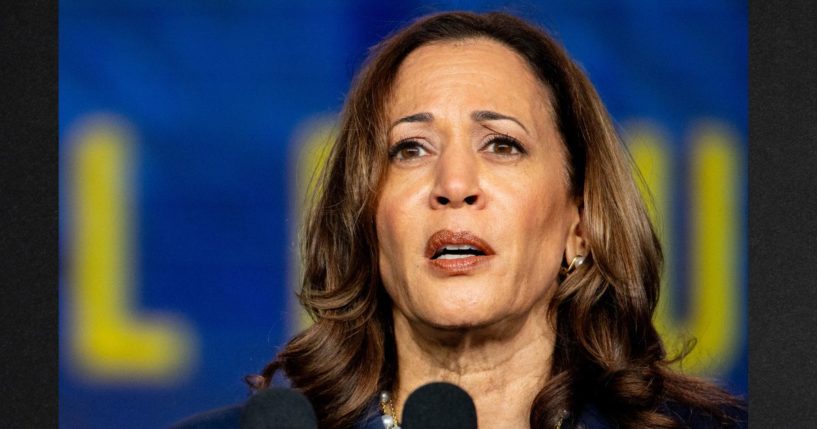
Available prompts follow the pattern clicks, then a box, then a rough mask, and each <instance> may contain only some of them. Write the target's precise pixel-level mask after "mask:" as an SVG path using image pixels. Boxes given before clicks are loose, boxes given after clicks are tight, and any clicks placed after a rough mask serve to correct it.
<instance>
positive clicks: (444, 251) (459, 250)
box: [431, 244, 485, 259]
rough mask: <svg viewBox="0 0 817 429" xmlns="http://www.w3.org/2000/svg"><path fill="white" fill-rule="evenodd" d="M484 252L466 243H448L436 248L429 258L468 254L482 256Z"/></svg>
mask: <svg viewBox="0 0 817 429" xmlns="http://www.w3.org/2000/svg"><path fill="white" fill-rule="evenodd" d="M484 255H485V252H483V251H482V250H480V249H478V248H476V247H474V246H471V245H468V244H462V245H457V244H449V245H446V246H444V247H443V248H441V249H439V250H437V251H436V252H435V253H434V256H432V257H431V259H460V258H467V257H469V256H484Z"/></svg>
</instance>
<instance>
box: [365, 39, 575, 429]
mask: <svg viewBox="0 0 817 429" xmlns="http://www.w3.org/2000/svg"><path fill="white" fill-rule="evenodd" d="M550 98H551V96H550V91H549V89H548V88H546V87H545V86H544V85H542V84H541V83H540V82H539V80H538V79H537V78H536V77H535V75H534V74H533V73H532V71H531V70H530V68H529V66H528V65H527V63H526V62H525V60H524V59H523V58H522V57H521V56H519V55H518V54H517V53H515V52H514V51H513V50H511V49H509V48H507V47H505V46H504V45H502V44H500V43H498V42H495V41H492V40H488V39H469V40H463V41H456V42H437V43H433V44H428V45H424V46H422V47H420V48H418V49H416V50H415V51H413V52H412V53H411V54H410V55H409V56H408V57H407V58H406V59H405V61H404V62H403V64H402V65H401V67H400V69H399V72H398V76H397V80H396V82H395V86H394V88H393V93H392V95H391V98H390V99H389V100H388V103H387V106H386V112H387V115H388V118H389V123H390V124H395V125H394V126H393V127H392V128H391V129H390V130H389V136H388V142H389V145H390V150H391V151H392V154H393V155H394V156H392V157H391V160H390V164H389V167H388V171H387V175H386V179H385V183H384V186H383V188H382V192H381V195H380V196H379V200H378V206H377V214H376V223H377V233H378V239H379V243H378V246H379V255H380V260H379V266H380V272H381V276H382V279H383V284H384V285H385V287H386V290H387V292H388V293H389V295H390V296H391V298H392V301H393V303H394V305H393V316H394V329H395V336H396V344H397V355H398V368H399V370H398V380H399V383H398V385H397V386H395V388H394V393H395V395H396V399H397V401H396V403H397V408H398V410H402V409H403V404H404V402H405V398H406V397H407V396H408V394H410V393H411V392H412V391H414V390H415V389H416V388H417V387H419V386H421V385H423V384H426V383H428V382H432V381H440V380H443V381H449V382H452V383H455V384H457V385H459V386H460V387H462V388H464V389H465V390H466V391H467V392H468V393H469V394H470V395H471V396H472V398H473V399H474V403H475V405H476V408H477V415H478V420H479V426H480V428H500V427H501V428H508V427H528V425H529V416H530V406H531V403H532V401H533V399H534V397H535V395H536V393H537V392H538V391H539V390H540V389H541V387H542V386H543V384H544V383H545V381H546V380H547V374H548V372H549V368H550V363H549V362H550V356H551V355H552V352H553V344H554V326H553V325H552V324H551V322H550V319H549V318H548V317H547V307H548V303H549V301H550V299H551V296H552V295H553V292H554V291H555V288H556V286H557V282H558V280H557V275H558V271H559V267H560V265H561V263H562V261H563V259H564V258H568V259H567V260H570V259H572V258H573V256H575V255H576V254H586V249H585V244H584V240H583V239H582V235H581V228H580V224H581V209H580V204H579V202H577V201H575V200H574V199H573V198H571V197H570V193H569V185H568V180H567V173H566V169H565V165H566V161H565V153H564V151H565V149H564V145H563V143H562V140H561V137H560V135H559V132H558V129H557V127H556V122H555V120H554V112H553V107H552V105H551V102H550ZM475 111H491V112H496V113H499V114H501V115H503V116H506V117H512V118H514V119H513V120H512V119H495V118H494V119H491V118H489V119H485V118H484V117H482V118H479V117H475V116H474V114H473V112H475ZM418 114H419V115H418ZM426 114H428V115H426ZM483 116H485V115H483ZM403 118H409V119H404V120H403V121H401V119H403ZM504 136H509V137H511V138H512V139H513V140H515V141H516V144H518V145H519V147H516V146H514V144H515V143H513V141H509V140H508V139H507V137H504ZM407 141H409V142H411V143H405V142H407ZM401 142H403V143H401ZM398 145H399V146H398ZM395 147H398V148H399V150H395V149H394V148H395ZM443 229H447V230H450V231H455V232H459V231H468V232H470V233H472V234H475V235H477V236H479V237H480V238H481V239H482V240H484V241H485V242H487V243H488V244H489V245H490V246H491V247H492V248H493V250H494V251H495V254H494V255H493V256H491V257H489V258H486V259H487V260H486V261H485V262H483V263H481V264H479V265H477V266H476V267H475V268H474V269H472V270H470V271H467V272H465V273H455V274H452V273H450V272H445V271H441V270H439V269H435V268H434V267H433V266H432V264H431V263H430V262H429V258H428V257H427V256H426V255H425V250H426V243H427V240H428V239H429V237H430V236H431V235H432V234H434V233H435V232H436V231H439V230H443ZM398 413H399V411H398Z"/></svg>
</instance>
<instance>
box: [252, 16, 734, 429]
mask: <svg viewBox="0 0 817 429" xmlns="http://www.w3.org/2000/svg"><path fill="white" fill-rule="evenodd" d="M321 188H322V190H323V191H322V192H321V194H320V195H319V197H318V199H317V201H316V202H315V204H314V207H313V208H312V210H311V212H310V213H309V215H308V218H307V222H306V229H305V236H304V238H303V258H304V278H303V285H302V290H301V293H300V299H301V302H302V304H303V305H304V307H306V309H307V310H308V311H309V313H310V314H311V315H312V317H313V318H314V320H315V323H314V324H313V325H312V326H311V327H310V328H308V329H307V330H305V331H304V332H302V333H301V334H299V335H297V336H296V337H295V338H293V339H292V340H291V341H290V342H289V343H288V344H287V345H286V346H285V347H284V349H283V350H282V351H281V352H280V353H279V355H278V356H277V358H276V359H275V360H274V361H273V362H272V363H271V364H270V365H268V366H267V368H266V369H265V370H264V372H263V374H262V377H258V378H255V379H253V380H251V381H252V382H253V384H254V387H256V388H263V387H265V386H267V385H269V384H270V382H271V380H272V377H273V375H274V374H275V373H276V371H278V370H282V371H283V373H284V375H285V376H286V377H287V378H288V379H289V380H290V382H291V384H292V386H293V387H294V388H296V389H298V390H300V391H301V392H303V393H304V394H305V395H306V396H307V397H308V398H309V399H310V400H311V402H312V404H313V406H314V407H315V410H316V413H317V416H318V418H319V420H320V427H322V428H348V427H364V426H365V425H366V424H371V422H373V421H374V422H377V421H379V417H378V416H372V415H371V411H372V410H376V409H377V402H378V398H379V397H380V395H381V393H382V394H383V397H384V400H385V402H384V404H383V406H382V407H381V408H382V410H383V411H384V412H385V413H386V414H389V416H388V417H389V418H391V419H397V418H398V417H399V415H400V410H401V409H402V407H403V404H404V401H405V399H406V397H407V396H408V394H409V393H411V392H412V391H413V390H414V389H416V388H417V387H419V386H421V385H423V384H425V383H428V382H431V381H440V380H442V381H449V382H452V383H455V384H457V385H459V386H461V387H463V388H464V389H465V390H466V391H467V392H468V393H469V394H470V395H471V396H472V397H473V399H474V402H475V405H476V409H477V415H478V420H479V426H480V428H507V427H536V428H540V427H545V428H552V427H559V426H561V427H573V426H576V425H586V426H592V424H594V423H593V422H596V423H599V424H602V425H605V424H606V425H609V426H611V427H613V426H615V425H618V427H633V428H637V427H662V428H663V427H666V428H670V427H687V426H692V427H707V426H706V425H712V426H715V425H718V427H720V425H730V424H734V423H735V418H734V415H735V414H736V413H737V414H740V412H739V411H736V410H737V408H735V407H736V405H737V401H736V400H735V399H734V398H732V397H731V396H730V395H728V394H727V393H725V392H724V391H723V390H721V389H719V388H717V387H715V386H714V385H712V384H709V383H707V382H705V381H702V380H699V379H695V378H692V377H688V376H685V375H681V374H677V373H674V372H672V371H671V370H670V369H669V364H670V361H669V360H668V358H667V356H666V354H665V351H664V347H663V345H662V343H661V339H660V338H659V336H658V334H657V333H656V331H655V328H654V327H653V325H652V322H651V319H652V315H653V311H654V310H655V306H656V302H657V300H658V288H659V273H660V267H661V262H662V257H661V249H660V246H659V243H658V241H657V239H656V235H655V233H654V231H653V227H652V225H651V224H650V221H649V219H648V217H647V212H646V210H645V208H644V204H643V202H642V201H641V199H640V197H639V193H638V190H637V188H636V185H635V183H634V181H633V178H632V176H631V174H630V166H629V164H628V162H627V156H626V154H625V152H624V149H623V147H622V144H621V143H620V140H619V138H618V136H617V135H616V133H615V130H614V128H613V125H612V124H611V121H610V118H609V116H608V114H607V112H606V110H605V108H604V106H603V104H602V103H601V101H600V100H599V98H598V95H597V94H596V92H595V90H594V88H593V86H592V85H591V84H590V82H589V81H588V80H587V78H586V77H585V76H584V74H583V73H582V72H581V70H580V69H579V68H578V67H577V66H576V65H575V64H574V63H573V62H572V61H571V60H570V58H569V57H568V56H567V55H566V53H565V52H564V51H563V49H562V48H561V47H560V46H559V45H558V44H556V43H555V42H554V41H553V39H551V38H550V37H549V36H548V35H547V34H545V33H543V32H542V31H541V30H539V29H537V28H535V27H533V26H531V25H529V24H527V23H525V22H524V21H521V20H519V19H517V18H515V17H512V16H509V15H506V14H501V13H490V14H484V15H477V14H471V13H445V14H439V15H433V16H429V17H426V18H423V19H420V20H419V21H417V22H415V23H413V24H411V25H410V26H408V27H407V28H405V29H403V30H401V31H399V32H398V33H396V34H395V35H393V36H391V37H390V38H388V39H387V40H385V41H384V42H382V43H381V44H380V45H378V46H377V48H376V50H375V51H374V53H373V55H372V56H371V58H370V59H369V61H368V62H367V64H366V65H365V67H364V68H363V70H362V71H361V72H360V74H359V75H358V77H357V79H356V81H355V84H354V86H353V89H352V90H351V92H350V94H349V96H348V99H347V102H346V105H345V108H344V111H343V114H342V118H341V123H340V134H339V137H338V138H337V141H336V142H335V145H334V147H333V149H332V152H331V155H330V158H329V161H328V164H327V168H326V170H325V172H324V175H323V177H322V183H321ZM389 418H387V419H386V421H388V420H389ZM367 422H368V423H367ZM381 426H382V425H381Z"/></svg>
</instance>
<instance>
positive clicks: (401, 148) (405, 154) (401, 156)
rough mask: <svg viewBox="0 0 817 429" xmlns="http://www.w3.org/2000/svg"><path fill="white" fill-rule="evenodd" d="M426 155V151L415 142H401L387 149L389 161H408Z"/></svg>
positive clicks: (420, 144) (421, 145)
mask: <svg viewBox="0 0 817 429" xmlns="http://www.w3.org/2000/svg"><path fill="white" fill-rule="evenodd" d="M426 155H428V150H427V149H426V148H425V147H424V146H423V144H422V143H420V142H418V141H416V140H403V141H400V142H398V143H397V144H395V145H394V146H392V147H391V148H389V159H392V160H397V161H409V160H412V159H417V158H421V157H424V156H426Z"/></svg>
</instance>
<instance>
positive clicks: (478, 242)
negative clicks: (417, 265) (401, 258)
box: [425, 230, 494, 260]
mask: <svg viewBox="0 0 817 429" xmlns="http://www.w3.org/2000/svg"><path fill="white" fill-rule="evenodd" d="M425 254H426V257H427V258H429V259H431V260H449V259H464V258H469V257H474V256H490V255H493V254H494V250H493V249H492V248H491V246H490V245H488V243H486V242H485V241H484V240H482V239H481V238H479V237H477V236H476V235H474V234H472V233H470V232H467V231H461V232H453V231H449V230H441V231H437V232H435V233H434V234H433V235H432V236H431V237H429V239H428V243H427V244H426V252H425Z"/></svg>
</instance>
